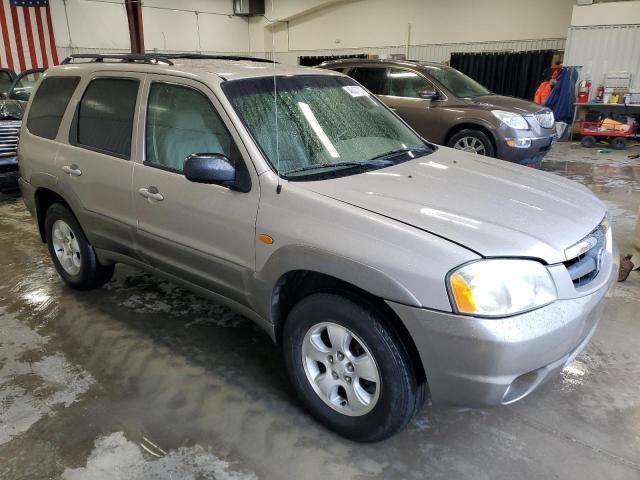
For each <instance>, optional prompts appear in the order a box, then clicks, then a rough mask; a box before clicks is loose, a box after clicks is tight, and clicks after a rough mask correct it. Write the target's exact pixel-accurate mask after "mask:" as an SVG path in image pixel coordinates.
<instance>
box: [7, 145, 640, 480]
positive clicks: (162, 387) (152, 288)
mask: <svg viewBox="0 0 640 480" xmlns="http://www.w3.org/2000/svg"><path fill="white" fill-rule="evenodd" d="M638 150H639V149H637V148H636V149H635V150H628V151H626V152H616V151H613V152H604V153H598V151H597V150H584V149H582V148H581V147H579V146H576V145H571V144H562V145H557V146H555V147H554V150H553V151H552V153H551V154H550V155H549V156H548V158H547V160H546V161H545V163H544V165H543V168H544V169H545V170H549V171H553V172H555V173H558V174H560V175H564V176H567V177H569V178H572V179H574V180H576V181H579V182H581V183H583V184H585V185H587V186H589V187H590V188H591V189H593V191H594V192H595V193H596V194H597V195H598V196H599V197H600V198H602V199H603V200H604V201H605V202H606V203H607V205H608V207H609V209H610V210H611V212H612V214H613V225H614V237H615V239H616V240H617V242H618V244H619V245H620V247H621V249H622V250H628V248H629V244H630V239H631V233H632V231H633V228H634V224H635V223H634V222H635V213H636V211H637V209H638V204H639V203H640V160H630V159H628V158H627V155H628V154H630V153H638ZM639 309H640V273H638V272H634V273H632V274H631V277H630V279H629V280H628V281H627V282H626V283H624V284H620V285H619V286H618V288H617V289H616V290H615V291H614V294H613V297H612V298H611V299H610V300H609V302H608V304H607V307H606V310H605V314H604V318H603V321H602V323H601V326H600V328H599V330H598V331H597V333H596V335H595V337H594V339H593V341H592V342H591V344H590V345H589V347H588V348H587V349H586V350H585V351H584V352H583V353H582V354H581V355H580V356H579V357H578V358H577V359H576V361H575V362H574V363H572V364H571V365H569V366H568V367H567V368H566V369H565V370H564V371H563V372H562V375H561V376H560V377H559V378H558V379H557V380H556V381H554V382H552V383H550V384H548V385H546V386H545V387H544V388H543V389H541V390H540V391H539V392H536V393H534V394H533V395H531V396H530V397H528V398H526V399H525V400H523V401H521V402H519V403H516V404H515V405H512V406H509V407H501V408H495V409H485V410H453V409H444V408H434V407H426V408H425V409H424V410H423V411H422V412H421V413H420V414H419V416H418V417H417V418H416V419H415V420H414V421H413V422H412V424H411V425H410V427H409V428H408V429H407V430H406V431H405V432H403V433H401V434H399V435H397V436H395V437H393V438H392V439H390V440H388V441H385V442H382V443H379V444H373V445H360V444H355V443H352V442H349V441H346V440H343V439H341V438H340V437H337V436H335V435H333V434H332V433H329V432H328V431H326V430H325V429H324V428H323V427H321V426H319V425H318V424H316V423H315V422H314V421H313V420H312V419H311V418H310V417H309V416H308V415H306V414H305V412H304V411H303V410H302V409H301V408H300V406H299V404H298V403H297V402H296V401H295V399H294V397H293V394H292V391H291V389H290V387H289V385H288V383H287V380H286V375H285V372H284V366H283V363H282V361H281V359H280V356H279V353H278V351H277V349H276V348H275V347H274V346H273V345H272V344H271V343H270V341H269V339H268V338H267V336H266V335H265V334H263V333H262V332H261V331H260V330H258V328H257V327H255V326H253V324H252V323H251V322H249V321H248V320H246V319H244V318H243V317H241V316H239V315H237V314H234V313H233V312H231V311H229V310H227V309H225V308H223V307H220V306H218V305H215V304H212V303H211V302H209V301H207V300H204V299H201V298H199V297H197V296H196V295H193V294H191V293H189V292H187V291H184V290H182V289H180V288H178V287H176V286H174V285H172V284H171V283H169V282H166V281H164V280H162V279H159V278H157V277H154V276H151V275H148V274H145V273H142V272H141V271H138V270H135V269H133V268H129V267H125V266H118V267H117V268H116V274H115V276H114V279H113V280H112V281H111V282H110V283H109V284H107V285H106V286H105V287H103V288H102V289H100V290H97V291H93V292H76V291H72V290H70V289H68V288H66V287H64V286H63V284H62V282H61V281H60V279H59V278H58V276H57V275H56V273H55V271H54V269H53V267H52V266H51V263H50V261H49V258H48V254H47V251H46V248H45V246H44V245H43V244H42V243H40V242H39V240H38V237H37V234H36V228H35V225H34V223H33V220H32V219H31V217H30V216H29V214H28V213H27V212H26V210H25V208H24V207H23V205H22V202H21V200H20V199H19V198H11V197H9V198H7V197H3V198H0V479H3V480H4V479H7V480H14V479H29V480H36V479H45V478H46V479H57V478H62V479H100V480H102V479H105V480H106V479H109V480H120V479H122V480H124V479H127V480H138V479H149V478H163V479H164V478H166V479H194V480H195V479H218V480H229V479H232V480H245V479H258V478H259V479H278V480H279V479H289V478H291V479H316V478H317V479H320V478H323V479H324V478H340V479H368V478H373V479H378V478H389V479H424V478H429V479H437V478H446V479H474V480H482V479H491V480H497V479H509V480H513V479H534V478H535V479H551V478H559V479H598V480H601V479H620V480H623V479H635V480H638V479H640V387H639V385H640V349H639V348H638V341H639V340H638V339H639V338H640V314H638V310H639Z"/></svg>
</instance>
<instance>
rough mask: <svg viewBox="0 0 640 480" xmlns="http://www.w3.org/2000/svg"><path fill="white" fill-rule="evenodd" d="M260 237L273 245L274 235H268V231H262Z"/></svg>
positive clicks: (262, 240)
mask: <svg viewBox="0 0 640 480" xmlns="http://www.w3.org/2000/svg"><path fill="white" fill-rule="evenodd" d="M258 238H259V239H260V241H261V242H262V243H266V244H267V245H271V244H272V243H273V237H271V236H270V235H267V234H266V233H261V234H260V235H259V236H258Z"/></svg>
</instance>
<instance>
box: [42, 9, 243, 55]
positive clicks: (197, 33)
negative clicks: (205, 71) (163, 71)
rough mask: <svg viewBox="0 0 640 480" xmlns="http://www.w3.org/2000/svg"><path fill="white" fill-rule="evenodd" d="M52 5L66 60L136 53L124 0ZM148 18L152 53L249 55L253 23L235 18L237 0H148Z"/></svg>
mask: <svg viewBox="0 0 640 480" xmlns="http://www.w3.org/2000/svg"><path fill="white" fill-rule="evenodd" d="M50 3H51V13H52V22H53V26H54V32H55V36H56V43H57V45H58V50H59V51H60V53H61V56H64V55H67V54H69V53H75V52H83V51H106V52H109V51H111V52H120V51H122V52H127V51H129V50H130V44H129V27H128V23H127V14H126V10H125V7H124V2H123V1H122V0H111V1H110V2H104V1H96V0H66V11H65V8H64V3H63V2H62V1H61V0H52V1H51V2H50ZM67 19H68V22H67ZM142 19H143V26H144V37H145V48H146V49H147V51H153V50H154V49H155V50H161V51H192V52H198V51H202V52H216V53H218V52H219V53H224V52H228V53H242V52H245V53H246V52H248V51H249V24H248V20H247V19H246V18H244V17H237V16H233V3H232V0H181V1H179V2H178V1H176V0H145V1H144V4H143V7H142Z"/></svg>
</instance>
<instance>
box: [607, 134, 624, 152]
mask: <svg viewBox="0 0 640 480" xmlns="http://www.w3.org/2000/svg"><path fill="white" fill-rule="evenodd" d="M609 145H611V148H613V149H614V150H624V149H625V148H627V139H626V138H624V137H613V138H611V139H610V140H609Z"/></svg>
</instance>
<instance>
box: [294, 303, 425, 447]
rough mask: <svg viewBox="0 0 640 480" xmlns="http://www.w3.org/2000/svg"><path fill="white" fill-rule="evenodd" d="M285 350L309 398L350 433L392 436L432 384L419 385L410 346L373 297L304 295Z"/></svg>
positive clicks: (317, 412) (301, 392)
mask: <svg viewBox="0 0 640 480" xmlns="http://www.w3.org/2000/svg"><path fill="white" fill-rule="evenodd" d="M339 332H342V333H339ZM331 339H334V341H333V342H332V341H331ZM343 339H346V341H345V340H343ZM341 342H342V343H341ZM334 343H335V344H336V345H334ZM283 350H284V358H285V363H286V367H287V371H288V373H289V377H290V379H291V383H292V385H293V387H294V389H295V391H296V393H297V394H298V396H299V398H300V400H301V401H302V403H303V404H304V405H305V406H306V407H307V409H308V410H309V412H310V413H311V414H312V415H313V416H314V417H315V418H316V419H317V420H318V421H320V422H321V423H323V424H324V425H326V426H327V427H328V428H330V429H331V430H333V431H335V432H336V433H338V434H340V435H342V436H344V437H347V438H349V439H351V440H355V441H359V442H376V441H379V440H383V439H385V438H388V437H390V436H391V435H393V434H394V433H396V432H398V431H400V430H401V429H403V428H404V427H405V426H406V425H407V424H408V423H409V421H410V420H411V418H412V417H413V415H414V413H415V412H416V411H417V410H418V408H419V407H420V406H421V404H422V400H423V398H424V388H425V386H424V385H423V384H420V385H418V383H417V381H416V375H415V371H414V368H413V365H412V363H411V360H410V358H409V355H408V353H407V350H406V348H405V347H404V345H403V343H402V341H401V340H400V338H399V337H398V335H397V334H396V332H395V331H394V330H393V329H392V328H389V327H388V326H387V319H386V318H385V315H384V314H383V313H382V312H380V311H378V310H377V309H376V308H375V307H374V306H373V305H371V304H369V303H368V302H366V301H360V300H354V299H351V298H347V297H343V296H340V295H336V294H331V293H316V294H312V295H310V296H308V297H305V298H303V299H302V300H301V301H300V302H299V303H298V304H296V305H295V306H294V308H293V309H292V310H291V313H290V314H289V316H288V318H287V321H286V324H285V326H284V334H283ZM330 357H331V358H330ZM323 392H326V393H323Z"/></svg>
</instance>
